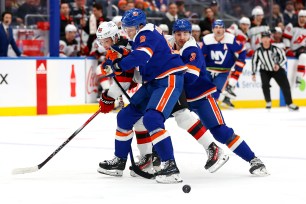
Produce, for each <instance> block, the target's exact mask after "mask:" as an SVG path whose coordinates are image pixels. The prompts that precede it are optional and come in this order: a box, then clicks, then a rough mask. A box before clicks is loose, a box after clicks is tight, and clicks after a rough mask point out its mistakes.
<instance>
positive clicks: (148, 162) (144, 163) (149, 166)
mask: <svg viewBox="0 0 306 204" xmlns="http://www.w3.org/2000/svg"><path fill="white" fill-rule="evenodd" d="M135 164H136V166H138V167H139V169H140V170H141V171H144V172H147V173H150V174H154V170H153V161H152V154H146V155H144V156H140V158H139V161H138V162H136V163H135ZM129 169H130V175H131V176H133V177H136V176H138V175H137V174H136V173H135V172H134V171H133V167H132V166H130V167H129Z"/></svg>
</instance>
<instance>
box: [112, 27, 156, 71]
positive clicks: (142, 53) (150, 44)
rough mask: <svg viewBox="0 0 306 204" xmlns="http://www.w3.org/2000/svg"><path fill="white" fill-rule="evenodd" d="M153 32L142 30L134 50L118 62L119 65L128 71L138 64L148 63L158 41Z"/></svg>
mask: <svg viewBox="0 0 306 204" xmlns="http://www.w3.org/2000/svg"><path fill="white" fill-rule="evenodd" d="M152 34H153V33H152V32H149V31H143V32H141V34H139V35H138V36H137V37H136V39H135V42H134V45H135V46H134V50H133V51H132V52H131V53H130V54H129V55H128V56H127V57H125V58H124V59H122V60H121V61H119V62H118V63H117V64H118V67H119V68H121V69H122V70H123V71H126V70H130V69H133V68H134V67H137V66H144V65H146V64H147V62H148V61H149V60H150V59H151V57H152V55H153V53H154V50H155V47H156V45H157V43H158V42H157V40H156V39H154V38H153V36H152ZM115 68H116V67H115Z"/></svg>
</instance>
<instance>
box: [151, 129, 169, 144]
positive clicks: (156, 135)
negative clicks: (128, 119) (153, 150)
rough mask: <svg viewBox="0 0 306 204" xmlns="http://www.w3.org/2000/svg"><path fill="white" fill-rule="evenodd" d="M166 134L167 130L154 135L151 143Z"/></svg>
mask: <svg viewBox="0 0 306 204" xmlns="http://www.w3.org/2000/svg"><path fill="white" fill-rule="evenodd" d="M165 133H166V130H161V131H159V132H157V133H155V134H153V135H152V136H151V141H153V140H155V139H156V138H158V137H160V136H162V135H163V134H165Z"/></svg>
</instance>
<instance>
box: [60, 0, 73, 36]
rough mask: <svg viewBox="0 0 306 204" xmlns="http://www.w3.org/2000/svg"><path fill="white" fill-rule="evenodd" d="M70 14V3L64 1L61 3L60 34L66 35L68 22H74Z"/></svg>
mask: <svg viewBox="0 0 306 204" xmlns="http://www.w3.org/2000/svg"><path fill="white" fill-rule="evenodd" d="M69 14H70V8H69V5H68V3H62V4H61V10H60V15H61V30H60V36H61V37H64V36H65V28H66V26H67V25H68V24H73V18H72V17H71V16H70V15H69Z"/></svg>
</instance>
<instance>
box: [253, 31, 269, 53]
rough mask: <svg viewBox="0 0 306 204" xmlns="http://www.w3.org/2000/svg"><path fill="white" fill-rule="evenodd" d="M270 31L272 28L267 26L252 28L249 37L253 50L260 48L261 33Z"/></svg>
mask: <svg viewBox="0 0 306 204" xmlns="http://www.w3.org/2000/svg"><path fill="white" fill-rule="evenodd" d="M269 30H270V28H269V26H267V25H260V26H254V27H251V28H250V30H249V31H248V36H249V38H250V44H251V49H253V50H256V49H257V48H259V47H260V43H261V33H262V32H266V31H269Z"/></svg>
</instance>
